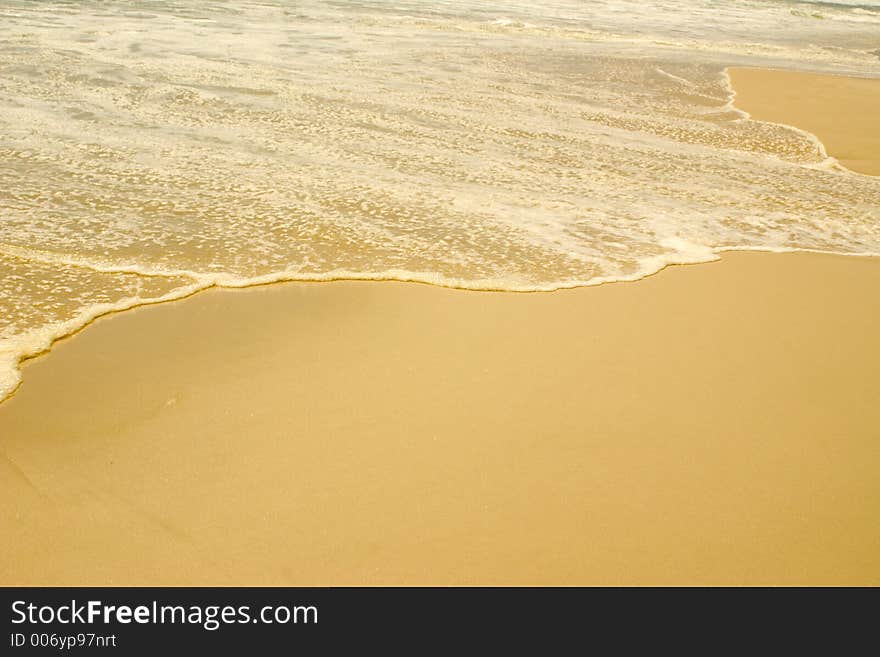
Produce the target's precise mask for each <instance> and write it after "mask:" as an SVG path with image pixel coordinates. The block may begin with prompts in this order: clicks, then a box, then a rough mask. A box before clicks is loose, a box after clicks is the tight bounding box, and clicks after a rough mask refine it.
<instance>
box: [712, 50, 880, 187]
mask: <svg viewBox="0 0 880 657" xmlns="http://www.w3.org/2000/svg"><path fill="white" fill-rule="evenodd" d="M726 71H727V75H728V77H729V79H730V85H731V88H732V89H733V92H734V95H733V99H732V101H733V106H734V107H735V108H737V109H739V110H742V111H744V112H746V113H747V114H748V115H749V118H752V119H755V120H758V121H769V122H771V123H779V124H782V125H787V126H790V127H792V128H795V129H797V130H801V131H804V132H807V133H810V134H812V135H814V136H815V137H816V139H817V140H818V141H819V143H821V144H822V146H823V147H824V149H825V152H826V154H827V155H829V156H830V157H833V158H834V159H836V160H837V161H838V162H839V163H840V164H841V166H843V167H844V168H846V169H848V170H849V171H852V172H854V173H860V174H863V175H869V176H880V130H877V127H876V120H875V121H872V117H877V116H880V79H877V78H860V77H852V76H841V75H828V74H824V73H805V72H801V71H790V70H783V69H767V68H744V67H738V66H731V67H728V68H727V69H726ZM844 113H845V117H846V122H847V125H846V126H842V125H841V124H840V119H841V118H842V116H844Z"/></svg>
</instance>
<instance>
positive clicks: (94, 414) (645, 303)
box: [0, 72, 880, 585]
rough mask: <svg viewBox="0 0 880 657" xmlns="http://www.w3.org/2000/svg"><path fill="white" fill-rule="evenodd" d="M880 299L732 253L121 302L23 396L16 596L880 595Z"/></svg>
mask: <svg viewBox="0 0 880 657" xmlns="http://www.w3.org/2000/svg"><path fill="white" fill-rule="evenodd" d="M774 75H775V74H774ZM740 79H741V76H740V75H739V74H738V73H737V72H734V81H735V82H736V83H737V84H739V82H740ZM795 79H796V78H791V80H795ZM780 84H781V83H780ZM828 84H831V82H829V83H828ZM849 84H850V83H849V81H846V80H842V81H840V85H841V87H840V88H839V89H838V90H837V92H836V93H835V99H836V100H835V102H839V103H841V104H842V105H841V106H849V103H848V100H847V96H846V93H847V90H848V89H849V88H850V87H849ZM792 93H794V92H792ZM737 102H738V103H739V102H743V103H745V106H746V107H747V108H749V107H751V103H752V100H750V94H749V92H748V91H742V92H741V93H740V95H739V96H738V97H737ZM780 102H781V101H780ZM853 102H855V101H853ZM750 111H751V110H750ZM817 111H820V112H821V111H824V110H817ZM756 115H757V114H756ZM792 121H794V119H792ZM804 125H806V122H804ZM857 125H858V121H857V120H856V119H853V120H852V121H841V122H840V123H839V124H838V128H839V132H840V133H841V134H840V135H838V133H835V132H834V131H833V130H832V131H831V132H829V133H828V134H823V135H822V136H823V138H825V139H826V140H828V143H829V144H836V143H840V144H843V143H849V142H848V141H847V139H849V138H848V137H844V136H842V133H844V132H846V131H847V130H858V128H857V127H854V126H857ZM831 127H833V126H831ZM829 130H830V128H829ZM875 130H876V126H875ZM835 140H838V141H835ZM840 140H842V141H840ZM853 143H858V140H855V142H853ZM862 143H864V144H874V142H872V141H870V140H863V142H862ZM830 148H831V147H830ZM871 148H874V146H871ZM834 152H835V151H834V150H833V148H832V153H834ZM842 153H843V151H837V154H838V156H839V157H842ZM875 153H876V151H874V152H861V151H854V152H852V153H848V157H847V158H845V161H846V162H847V163H848V164H849V165H850V166H853V165H852V163H853V162H855V163H863V162H870V161H872V160H871V158H872V157H873V155H874V154H875ZM878 291H880V259H866V258H846V257H834V256H818V255H808V254H787V255H774V254H753V253H752V254H748V253H733V254H726V255H725V256H724V258H723V259H722V260H721V261H720V262H717V263H712V264H707V265H699V266H693V267H673V268H668V269H667V270H665V271H664V272H662V273H661V274H659V275H657V276H654V277H651V278H649V279H646V280H643V281H640V282H638V283H632V284H616V285H607V286H601V287H598V288H587V289H578V290H570V291H564V292H556V293H548V294H496V293H473V292H462V291H456V290H448V289H442V288H436V287H430V286H425V285H414V284H402V283H327V284H285V285H276V286H269V287H264V288H254V289H250V290H244V291H218V290H214V291H210V292H206V293H203V294H199V295H197V296H195V297H193V298H191V299H189V300H186V301H185V302H181V303H173V304H166V305H162V306H155V307H149V308H142V309H139V310H136V311H132V312H127V313H122V314H118V315H115V316H112V317H109V318H105V319H101V320H99V321H97V322H96V323H95V324H94V325H93V326H90V327H89V328H87V329H86V330H85V331H83V332H82V333H81V334H79V335H77V336H75V337H73V338H71V339H68V340H64V341H62V342H61V343H59V344H58V345H56V346H55V347H54V348H53V350H52V353H51V355H49V356H47V357H41V358H38V359H35V360H34V361H32V362H31V363H30V364H28V366H27V367H26V368H25V372H24V385H23V386H22V388H21V389H20V390H19V392H18V393H17V394H16V395H15V396H14V397H13V398H12V399H11V400H9V401H8V402H6V403H4V404H2V405H0V456H2V458H0V554H2V555H3V558H2V559H0V583H2V584H279V585H280V584H321V585H328V584H377V583H378V584H398V583H399V584H471V583H477V584H588V583H590V584H599V583H602V584H670V583H673V584H707V583H712V584H844V583H845V584H875V585H876V584H880V523H878V522H877V518H878V517H880V486H878V483H877V482H878V476H880V404H878V402H877V400H878V399H880V378H878V376H877V373H878V372H880V340H878V335H880V294H878Z"/></svg>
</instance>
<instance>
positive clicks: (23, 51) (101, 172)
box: [0, 0, 880, 398]
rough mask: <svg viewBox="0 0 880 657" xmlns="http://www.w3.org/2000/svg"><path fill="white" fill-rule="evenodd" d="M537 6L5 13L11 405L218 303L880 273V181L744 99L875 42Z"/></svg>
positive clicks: (774, 18) (870, 15) (829, 29)
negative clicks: (122, 318)
mask: <svg viewBox="0 0 880 657" xmlns="http://www.w3.org/2000/svg"><path fill="white" fill-rule="evenodd" d="M535 7H536V6H535V5H534V4H533V3H525V2H511V3H504V8H503V10H502V9H500V8H497V7H495V5H492V4H487V3H480V2H470V1H468V0H449V1H446V2H428V1H427V0H400V2H395V3H386V2H382V1H380V0H375V1H370V0H361V1H352V2H346V3H343V4H340V3H336V4H332V3H323V2H317V1H310V0H304V1H300V2H296V3H293V2H282V1H279V2H274V3H273V2H242V3H235V4H234V5H233V4H232V3H213V2H207V1H205V2H202V1H200V0H194V1H192V2H186V3H182V2H173V1H170V0H169V1H161V0H157V1H154V2H149V3H143V4H138V3H123V2H110V3H99V2H92V1H79V2H69V3H65V4H64V5H53V4H46V3H31V2H24V1H13V2H10V1H8V0H0V15H2V17H3V20H2V22H0V158H2V160H3V162H4V166H3V167H0V217H2V219H0V398H2V397H4V396H6V395H8V394H10V393H11V391H12V390H13V389H14V388H15V386H16V385H18V381H19V375H18V372H17V366H18V363H19V362H20V360H21V359H23V358H26V357H28V356H32V355H34V354H37V353H40V352H42V351H45V350H46V349H48V348H49V346H50V345H51V343H52V342H53V341H54V340H56V339H58V338H59V337H62V336H64V335H68V334H70V333H71V332H74V331H76V330H78V329H80V328H82V327H83V326H84V325H86V324H88V323H89V322H90V321H92V320H93V319H94V318H95V317H98V316H100V315H102V314H106V313H108V312H114V311H120V310H125V309H128V308H131V307H133V306H136V305H142V304H147V303H157V302H160V301H164V300H170V299H176V298H181V297H182V296H186V295H188V294H192V293H193V292H194V291H197V290H200V289H204V288H207V287H211V286H226V287H242V286H248V285H255V284H262V283H268V282H275V281H281V280H293V281H328V280H338V279H354V280H365V279H368V280H399V281H417V282H423V283H431V284H436V285H445V286H450V287H457V288H462V289H471V290H509V291H522V292H525V291H549V290H557V289H561V288H570V287H578V286H586V285H596V284H599V283H604V282H609V281H629V280H637V279H639V278H641V277H644V276H647V275H650V274H652V273H655V272H656V271H658V270H660V269H662V268H663V267H665V266H666V265H669V264H684V263H695V262H706V261H709V260H714V259H716V258H717V257H718V254H719V253H720V252H722V251H725V250H735V249H752V250H767V251H817V252H827V253H839V254H846V255H877V254H878V253H880V181H878V179H876V178H871V177H868V176H863V175H859V174H855V173H852V172H849V171H847V170H845V169H844V168H843V167H841V166H840V165H839V163H837V161H836V160H835V159H834V158H832V157H829V156H828V154H827V153H826V151H825V149H824V146H823V145H822V143H821V142H820V141H819V140H818V139H817V138H816V137H815V136H814V135H811V134H810V133H807V132H804V131H802V130H799V129H797V128H793V127H791V126H786V125H780V124H772V123H766V122H759V121H754V120H752V119H751V118H750V117H749V116H748V114H747V113H745V112H744V111H743V110H741V109H740V108H738V107H736V105H735V93H734V90H733V89H732V88H731V86H730V81H729V77H728V76H727V74H726V67H727V66H732V65H745V66H753V65H760V66H771V67H782V68H795V69H801V70H811V71H828V72H838V73H849V74H855V75H863V76H876V74H877V62H878V59H877V56H876V52H875V51H877V50H878V49H880V43H878V34H880V32H878V28H880V13H876V14H875V13H874V12H873V10H872V9H871V8H870V7H868V5H865V4H864V3H861V6H859V5H848V4H845V3H838V5H837V6H828V5H827V3H824V4H823V3H807V2H791V3H789V2H779V1H776V0H749V1H748V2H746V1H741V2H738V1H733V2H729V3H723V4H721V5H719V3H717V2H712V1H710V0H694V2H689V3H680V2H671V1H663V0H657V1H655V2H653V3H652V4H650V5H645V4H644V3H641V2H639V3H636V2H635V1H634V0H633V1H631V2H630V1H628V0H615V1H614V2H611V1H610V0H609V1H607V2H603V1H599V2H591V3H582V2H575V1H574V0H556V1H554V2H550V3H542V5H541V9H540V11H537V10H536V8H535ZM866 7H868V8H866ZM792 10H794V11H795V12H796V14H797V15H796V14H793V13H792ZM811 11H817V12H820V13H821V14H822V15H823V16H826V17H828V20H816V19H814V18H808V17H805V16H802V15H800V14H803V13H804V12H807V14H809V12H811Z"/></svg>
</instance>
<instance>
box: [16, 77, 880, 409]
mask: <svg viewBox="0 0 880 657" xmlns="http://www.w3.org/2000/svg"><path fill="white" fill-rule="evenodd" d="M724 73H725V75H726V76H727V78H728V82H729V84H730V86H731V90H732V96H731V99H730V103H731V106H732V107H733V108H735V109H736V110H738V111H742V112H745V113H746V114H748V115H749V117H750V118H753V119H756V120H761V121H770V122H773V123H780V124H782V125H786V126H789V127H791V128H794V129H796V130H802V131H807V132H809V133H810V134H812V135H813V136H814V137H815V138H816V139H817V141H818V143H820V144H821V145H822V147H823V149H824V150H825V151H826V153H827V155H828V156H830V157H832V158H834V159H835V160H837V161H838V162H839V163H840V165H841V166H843V167H844V168H845V169H847V170H848V171H850V172H854V173H859V174H864V175H872V176H877V175H880V131H877V130H876V129H874V130H873V131H872V130H870V129H869V128H870V127H873V126H870V125H869V123H870V122H869V121H867V120H866V119H864V116H865V115H866V111H865V109H866V108H867V110H868V113H867V115H869V116H870V115H871V114H870V110H872V109H875V110H876V113H877V114H878V115H880V79H873V78H857V77H850V76H837V75H827V74H817V73H802V72H798V71H789V70H784V69H767V68H745V67H737V66H728V67H726V68H725V69H724ZM804 80H806V81H808V82H810V83H811V84H815V82H816V81H817V80H819V81H820V82H821V83H822V85H824V86H827V85H832V86H833V85H842V86H843V91H844V92H847V93H848V94H849V95H847V99H848V100H849V99H851V98H852V97H853V93H852V89H851V87H852V86H853V85H855V86H856V87H857V89H856V93H855V95H854V97H855V102H854V103H850V104H851V105H853V108H852V112H851V113H850V114H853V113H854V114H856V115H857V116H860V117H861V120H862V123H864V125H862V123H858V122H857V124H856V126H855V129H853V126H848V127H847V128H845V129H844V128H841V126H840V125H839V123H838V122H836V121H830V122H829V121H819V122H818V123H816V122H815V116H814V115H815V114H816V112H815V111H813V110H812V109H811V107H813V105H814V104H815V102H816V96H815V94H814V93H813V92H811V91H810V89H812V87H810V86H809V85H805V84H803V83H802V82H803V81H804ZM780 89H781V90H784V92H779V91H778V90H780ZM781 94H782V95H781ZM829 96H831V100H830V101H829V99H828V98H825V99H821V98H820V99H819V100H820V101H822V103H824V104H822V103H820V107H819V110H820V111H819V114H822V115H834V113H833V112H829V111H828V103H829V102H830V103H831V104H832V105H833V104H834V103H835V102H837V101H836V100H835V99H834V96H833V94H829ZM792 117H793V118H792ZM804 124H810V127H818V128H819V130H820V131H819V133H817V132H813V131H811V130H808V129H807V128H806V127H805V125H804ZM854 131H855V133H856V137H857V142H858V143H856V144H855V145H854V144H853V137H852V133H853V132H854ZM841 134H843V135H848V136H847V137H846V138H843V139H841V137H840V135H841ZM828 138H830V139H831V140H832V142H833V144H834V146H833V147H829V145H828V141H827V139H828ZM838 141H840V143H841V144H843V145H844V146H845V147H846V148H847V149H850V150H852V149H853V148H855V149H856V150H858V157H856V158H847V157H844V156H843V155H842V154H841V153H840V152H838V151H837V150H836V148H837V144H838ZM863 142H864V143H863ZM711 251H712V253H713V254H714V256H715V257H714V258H712V259H706V260H698V261H696V260H695V261H670V262H667V263H665V264H663V265H662V266H661V267H660V268H659V269H657V270H656V271H652V272H649V273H646V274H641V273H640V274H638V275H636V276H634V277H632V278H616V279H612V280H607V279H595V281H594V282H591V281H585V282H581V283H577V284H572V285H562V286H559V287H553V288H548V289H535V290H515V289H501V288H497V289H496V288H493V287H481V286H466V285H456V284H451V283H442V282H437V281H431V280H427V278H428V277H427V275H425V277H424V279H422V278H418V277H416V276H412V275H410V276H395V275H391V274H390V273H389V275H388V276H386V277H380V276H366V275H364V276H358V275H354V274H352V273H350V272H348V273H342V274H338V275H336V274H333V275H330V274H328V275H326V276H324V277H313V278H295V277H290V278H285V277H283V276H269V277H267V280H265V281H259V280H258V281H255V282H245V283H242V284H234V283H229V282H226V283H224V282H222V281H209V280H204V281H199V280H198V279H197V278H195V277H194V279H193V284H192V286H190V288H188V290H187V291H184V292H182V293H181V294H180V295H175V294H174V293H170V296H168V298H161V299H155V300H136V301H132V302H131V303H130V304H129V300H125V301H124V303H123V302H121V307H117V308H109V309H101V310H100V311H98V312H96V313H89V317H87V318H86V319H79V318H73V319H71V320H68V321H67V322H65V323H64V324H65V326H67V325H71V326H74V328H72V329H70V330H68V329H67V328H64V329H63V330H62V331H61V332H60V334H59V333H58V332H52V333H51V335H45V336H39V337H35V338H34V340H33V342H34V343H35V344H36V346H34V347H29V348H28V349H27V350H26V353H25V354H24V355H21V354H20V353H15V352H14V351H10V352H9V355H8V357H7V358H6V360H7V361H8V362H10V363H16V365H15V366H14V367H11V368H8V371H11V372H12V375H11V376H10V378H9V379H8V380H7V381H6V382H3V380H2V378H0V384H2V385H0V405H2V404H4V403H6V402H7V401H8V400H9V399H11V398H12V397H13V396H14V395H15V394H16V393H17V392H18V390H19V389H20V388H21V386H22V385H23V384H24V382H23V373H22V372H23V369H24V368H25V367H27V365H28V364H29V363H30V362H31V361H33V360H34V359H38V358H42V357H44V356H45V355H47V354H49V353H51V351H52V349H53V348H54V346H55V344H56V343H58V342H59V341H61V340H66V339H68V338H71V337H74V336H77V335H79V334H80V332H81V331H83V330H84V329H86V328H88V327H90V326H91V325H92V324H93V323H94V322H96V321H98V320H100V319H102V318H104V317H107V316H112V315H115V314H117V313H120V312H128V311H130V310H133V309H137V308H140V307H146V306H152V305H157V304H163V303H173V302H178V301H183V300H186V299H189V298H190V297H192V296H193V295H196V294H198V293H200V292H204V291H206V290H210V289H212V288H219V289H245V288H250V287H258V286H263V285H275V284H279V283H289V282H336V281H370V282H406V283H417V284H424V285H436V286H441V287H445V288H448V289H459V290H467V291H474V292H505V293H517V294H524V293H531V292H540V293H546V292H558V291H561V290H568V289H578V288H582V287H595V286H598V285H606V284H609V283H629V282H639V281H641V280H644V279H646V278H649V277H651V276H655V275H656V274H658V273H661V272H662V271H664V270H665V269H667V268H669V267H673V266H682V265H693V264H707V263H710V262H715V261H717V260H718V259H720V258H721V257H722V256H723V255H724V254H725V253H737V252H753V253H821V254H823V255H826V254H827V255H834V256H837V255H842V256H846V257H866V258H874V257H880V254H878V253H850V254H843V253H833V252H822V251H814V250H810V249H778V250H777V249H771V248H756V247H735V246H734V247H717V248H714V249H711ZM177 273H181V274H186V272H177ZM190 274H191V273H190ZM199 286H201V287H199ZM0 364H2V363H0ZM0 374H2V373H0ZM4 387H5V388H6V389H5V390H4Z"/></svg>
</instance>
